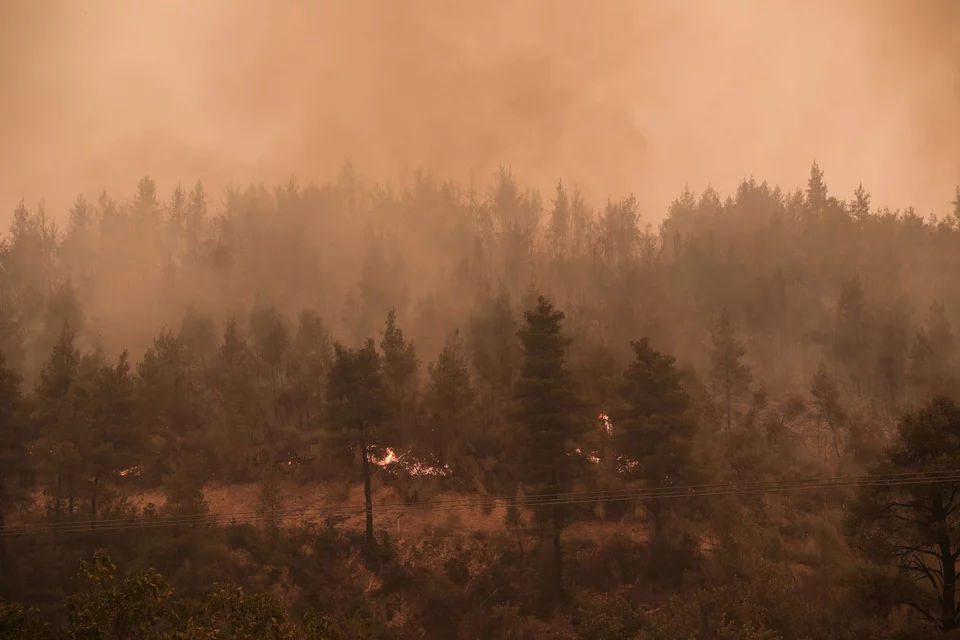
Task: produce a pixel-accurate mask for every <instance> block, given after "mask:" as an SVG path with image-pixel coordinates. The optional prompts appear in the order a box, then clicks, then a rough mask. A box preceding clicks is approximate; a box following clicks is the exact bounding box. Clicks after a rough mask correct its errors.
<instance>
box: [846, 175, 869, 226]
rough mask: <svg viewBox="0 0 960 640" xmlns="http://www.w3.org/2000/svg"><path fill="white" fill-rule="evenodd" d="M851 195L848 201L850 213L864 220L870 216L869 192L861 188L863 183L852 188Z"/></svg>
mask: <svg viewBox="0 0 960 640" xmlns="http://www.w3.org/2000/svg"><path fill="white" fill-rule="evenodd" d="M853 197H854V199H853V201H852V202H851V203H850V215H852V216H853V217H854V219H856V220H866V219H867V218H869V217H870V194H869V193H867V192H866V190H865V189H864V188H863V183H860V184H859V185H857V188H856V189H854V191H853Z"/></svg>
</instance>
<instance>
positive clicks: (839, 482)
mask: <svg viewBox="0 0 960 640" xmlns="http://www.w3.org/2000/svg"><path fill="white" fill-rule="evenodd" d="M945 482H960V470H946V471H933V472H919V473H899V474H885V475H875V476H846V477H839V478H830V479H824V478H808V479H797V480H781V481H767V482H747V483H739V484H705V485H692V486H678V487H661V488H642V489H623V490H614V491H578V492H569V493H545V494H535V495H530V496H524V497H519V498H518V497H505V498H470V499H448V500H438V501H434V502H428V503H418V504H405V503H387V504H382V505H373V513H374V515H375V516H383V515H393V514H403V513H415V512H443V511H465V510H475V509H482V508H495V507H505V506H511V505H516V506H521V507H527V508H529V507H539V506H551V505H576V504H589V503H608V502H623V501H630V500H641V501H642V500H656V499H678V498H696V497H717V496H727V495H751V494H764V493H778V492H785V491H801V490H817V489H840V488H862V487H882V486H905V485H922V484H939V483H945ZM365 513H366V506H365V505H363V504H356V503H355V504H353V505H341V506H339V507H321V508H311V507H306V508H303V507H301V508H294V509H282V510H279V511H275V512H273V513H262V512H260V513H258V512H257V511H235V512H225V513H220V514H195V515H184V516H153V517H150V516H147V517H143V516H140V517H136V518H115V519H106V520H83V521H78V520H75V521H72V522H43V523H33V524H30V523H25V524H18V525H8V526H7V527H6V528H5V530H4V531H3V533H2V534H0V535H2V536H14V535H23V534H31V533H32V534H42V533H72V532H90V531H97V532H101V531H130V530H140V529H153V528H158V527H178V526H192V525H203V524H216V523H217V521H218V520H221V519H227V518H229V519H230V520H231V521H236V522H239V523H244V524H252V523H254V522H258V521H262V520H269V519H277V520H284V519H289V518H292V517H297V516H300V517H306V516H314V517H325V516H326V517H337V516H341V517H351V516H357V515H363V514H365Z"/></svg>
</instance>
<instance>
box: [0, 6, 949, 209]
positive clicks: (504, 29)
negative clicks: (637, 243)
mask: <svg viewBox="0 0 960 640" xmlns="http://www.w3.org/2000/svg"><path fill="white" fill-rule="evenodd" d="M958 63H960V4H958V3H956V2H952V1H951V0H930V1H927V2H923V3H905V2H895V1H893V0H888V1H887V0H884V1H881V0H871V1H868V0H837V1H827V0H818V1H809V2H802V3H799V2H787V1H785V0H780V1H775V0H701V1H700V2H695V3H694V2H675V1H673V0H645V1H643V2H640V1H637V0H606V1H604V2H596V3H587V2H573V1H572V0H528V1H526V2H486V3H479V2H468V1H466V0H445V1H443V2H437V1H429V2H428V1H427V0H407V1H404V2H394V1H391V0H356V1H352V2H332V1H317V2H307V1H306V0H299V1H291V2H280V3H277V2H265V1H262V0H205V1H204V2H191V1H189V0H149V1H148V0H130V1H128V2H114V1H112V0H86V1H85V2H71V1H69V0H60V1H55V0H47V1H45V2H32V1H30V0H2V2H0V87H2V90H3V94H4V96H3V99H2V100H0V140H2V141H3V145H2V147H0V149H2V151H3V153H2V154H0V224H4V225H5V224H6V222H7V221H8V220H9V216H10V211H12V209H13V208H14V207H15V206H16V204H17V202H18V201H19V199H20V198H21V197H23V198H25V199H26V200H27V202H28V204H34V203H36V202H37V201H38V200H39V199H41V198H43V199H45V200H46V201H47V204H48V208H49V209H50V210H51V211H52V212H53V213H54V214H56V215H62V212H63V211H65V209H66V208H67V207H68V206H69V204H70V202H72V200H73V198H74V197H75V195H76V194H77V193H81V192H83V193H86V194H88V195H95V194H97V193H99V192H100V191H101V190H103V189H107V190H109V191H110V192H111V193H112V194H114V195H115V196H119V197H125V196H128V195H129V194H130V193H132V191H133V189H134V187H135V184H136V180H137V179H138V178H139V177H140V176H142V175H143V174H147V173H149V174H151V175H153V176H154V178H155V179H156V180H157V181H158V183H159V185H160V188H161V189H162V190H164V191H167V192H168V191H169V190H172V188H173V186H174V184H175V183H176V182H177V181H182V182H184V183H192V182H193V181H195V180H196V179H198V178H200V179H203V180H204V182H205V183H207V185H208V187H210V189H212V190H213V191H214V192H216V190H219V189H221V188H222V187H224V186H225V185H227V184H228V183H230V182H234V183H239V184H243V183H246V182H248V181H251V180H256V181H263V182H267V183H270V182H276V181H281V180H286V179H287V178H289V177H290V176H291V175H296V176H297V177H298V178H299V179H300V180H301V181H307V180H311V179H319V180H323V179H326V178H328V177H331V176H332V175H333V174H334V172H335V171H336V170H337V169H338V167H339V166H340V165H341V164H342V162H343V161H344V160H346V159H348V158H349V159H351V160H352V161H353V162H354V164H355V165H356V167H357V169H358V170H359V171H360V172H361V174H363V175H366V176H370V177H372V178H375V179H377V180H380V181H383V182H392V183H397V182H400V181H403V180H406V179H409V177H410V176H411V175H412V174H413V172H414V170H416V169H417V168H420V167H422V168H426V169H429V170H431V171H432V172H433V173H434V174H435V175H437V176H439V177H449V178H452V179H455V180H457V181H459V182H461V183H463V184H469V183H472V184H474V185H475V186H476V187H477V188H484V187H486V186H487V185H488V184H489V182H490V177H491V174H492V172H493V171H494V169H495V167H496V165H497V164H498V163H501V162H502V163H504V164H507V165H510V166H511V167H512V168H513V169H514V171H515V172H516V173H517V174H518V176H519V177H520V179H521V180H522V181H524V182H527V183H530V184H533V185H534V186H536V187H539V188H541V189H544V190H548V189H550V188H551V186H552V185H553V184H554V183H555V182H556V181H557V180H558V179H560V178H563V179H564V181H565V183H567V184H576V185H579V186H580V188H581V190H582V191H584V193H585V194H586V195H587V196H589V197H590V198H591V199H593V200H594V201H595V202H597V201H603V200H605V199H606V198H607V197H608V196H613V197H620V196H622V195H625V194H626V193H627V192H631V191H632V192H634V193H636V194H637V196H638V199H639V201H640V203H641V205H642V207H643V211H644V214H645V219H646V220H647V221H650V222H657V221H658V220H659V219H660V218H662V216H663V213H664V211H665V209H666V206H667V204H668V203H669V201H670V200H671V199H672V198H673V197H675V196H676V195H677V194H678V193H679V192H680V191H681V190H682V188H683V186H684V184H685V183H689V184H690V186H691V187H693V188H695V189H702V188H703V187H705V186H706V185H707V184H708V183H713V184H714V185H715V186H716V187H717V188H718V189H720V190H721V191H726V190H729V189H732V188H733V187H734V186H735V185H736V183H737V182H738V181H739V180H740V179H742V178H743V177H745V176H749V175H754V176H756V177H757V178H762V179H768V180H771V181H776V182H778V183H780V184H782V185H784V186H786V187H791V188H792V187H793V186H796V185H798V184H802V183H803V182H804V180H805V179H806V175H807V172H808V170H809V166H810V163H811V162H812V161H813V160H815V159H816V160H817V161H818V162H819V163H820V165H821V167H822V168H823V169H824V170H825V171H826V175H827V179H828V183H829V184H830V186H831V188H832V189H833V190H834V191H835V192H836V193H837V194H838V195H841V196H845V195H847V194H848V193H849V192H850V191H852V189H853V188H854V187H855V186H856V184H857V183H858V182H859V181H863V183H864V185H865V186H866V187H867V189H868V190H870V191H872V192H873V194H874V202H876V203H888V204H890V205H891V206H896V207H900V206H905V205H908V204H914V205H916V206H917V208H918V211H919V212H920V213H927V212H929V211H931V210H934V209H936V210H939V211H944V210H945V208H946V207H947V206H948V205H947V203H948V202H949V201H950V200H951V199H952V197H951V196H952V193H953V188H954V185H955V184H956V183H957V182H960V139H958V138H960V136H958V135H957V133H956V128H955V127H956V115H955V114H957V113H960V76H958V69H960V64H958Z"/></svg>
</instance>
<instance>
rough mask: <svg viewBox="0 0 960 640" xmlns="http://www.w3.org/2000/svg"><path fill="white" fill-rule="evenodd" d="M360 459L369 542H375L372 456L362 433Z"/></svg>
mask: <svg viewBox="0 0 960 640" xmlns="http://www.w3.org/2000/svg"><path fill="white" fill-rule="evenodd" d="M360 459H361V461H362V462H363V502H364V507H365V508H366V512H367V544H370V545H372V544H373V494H372V491H371V489H370V458H369V456H368V455H367V439H366V437H364V435H363V433H362V432H361V434H360Z"/></svg>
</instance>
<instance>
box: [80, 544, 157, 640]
mask: <svg viewBox="0 0 960 640" xmlns="http://www.w3.org/2000/svg"><path fill="white" fill-rule="evenodd" d="M115 570H116V565H114V564H113V563H112V562H111V561H110V558H109V557H108V556H107V555H106V553H105V552H103V551H98V552H97V553H96V554H95V556H94V560H93V563H88V562H86V561H82V562H81V563H80V573H79V575H78V578H79V580H80V581H81V584H82V585H83V587H84V588H83V590H82V591H80V592H79V593H77V594H75V595H73V596H71V597H70V598H68V599H67V610H68V612H69V623H68V624H67V628H66V629H65V635H66V637H68V638H78V639H79V638H117V639H119V638H130V637H141V638H142V637H150V636H154V637H156V636H157V635H159V634H160V633H163V632H165V631H169V630H170V627H171V623H172V622H173V619H172V618H173V611H172V609H171V602H170V598H171V596H172V595H173V592H172V591H171V590H170V587H169V585H168V584H167V583H166V582H165V581H164V580H163V578H162V577H161V576H160V575H159V574H158V573H156V572H155V571H153V570H148V571H145V572H142V573H132V574H130V575H127V576H126V577H124V578H123V579H122V580H118V579H117V577H116V576H115V574H114V571H115Z"/></svg>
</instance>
